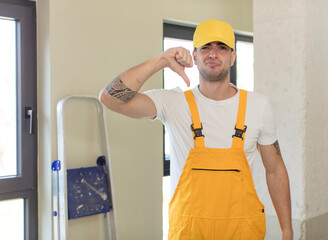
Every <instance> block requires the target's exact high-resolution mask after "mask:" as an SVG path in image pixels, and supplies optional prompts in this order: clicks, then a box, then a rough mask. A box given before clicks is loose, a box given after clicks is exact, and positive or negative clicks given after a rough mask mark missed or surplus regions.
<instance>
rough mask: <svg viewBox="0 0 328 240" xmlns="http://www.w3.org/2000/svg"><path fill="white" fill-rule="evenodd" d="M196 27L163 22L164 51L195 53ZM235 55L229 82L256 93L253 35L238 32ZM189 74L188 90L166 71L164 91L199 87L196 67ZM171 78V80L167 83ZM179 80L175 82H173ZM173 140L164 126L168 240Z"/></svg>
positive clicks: (173, 75) (189, 69)
mask: <svg viewBox="0 0 328 240" xmlns="http://www.w3.org/2000/svg"><path fill="white" fill-rule="evenodd" d="M194 31H195V27H190V26H179V25H175V24H170V23H164V34H163V38H164V39H163V50H166V49H168V48H171V47H177V46H182V47H184V48H186V49H188V50H189V51H190V52H192V51H193V42H192V39H193V34H194ZM235 36H236V52H237V58H236V61H235V64H234V65H233V66H232V68H231V70H230V82H231V83H233V84H235V85H237V86H238V87H239V88H242V89H245V90H248V91H253V89H254V74H253V37H252V36H251V35H246V34H240V33H236V32H235ZM186 74H187V75H188V77H189V79H190V82H191V83H190V87H189V88H188V87H187V86H186V84H185V83H184V81H183V80H182V79H181V77H180V76H178V75H177V74H176V73H174V72H173V71H172V70H170V69H167V68H166V69H164V88H165V89H172V88H175V87H180V88H181V89H182V90H183V91H186V90H187V89H190V88H193V87H195V86H197V84H198V81H199V80H198V77H199V74H198V70H197V66H195V65H194V66H193V67H192V68H186ZM166 79H169V80H166ZM172 79H176V80H172ZM169 175H170V139H169V136H168V134H167V133H166V130H165V127H164V177H163V239H167V233H168V203H169V201H170V199H171V192H170V191H171V188H170V176H169Z"/></svg>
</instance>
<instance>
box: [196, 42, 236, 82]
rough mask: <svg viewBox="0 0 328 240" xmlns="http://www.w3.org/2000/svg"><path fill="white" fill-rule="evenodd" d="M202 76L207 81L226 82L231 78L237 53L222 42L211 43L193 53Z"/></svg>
mask: <svg viewBox="0 0 328 240" xmlns="http://www.w3.org/2000/svg"><path fill="white" fill-rule="evenodd" d="M193 57H194V61H195V64H196V65H197V67H198V70H199V74H200V76H201V77H202V78H203V79H204V80H207V81H213V82H218V81H224V80H225V79H227V77H228V76H229V71H230V67H231V66H232V65H233V63H234V61H235V58H236V52H235V51H233V50H232V49H231V48H230V47H228V46H227V45H225V44H223V43H221V42H210V43H208V44H206V45H204V46H202V47H200V48H196V49H195V50H194V52H193Z"/></svg>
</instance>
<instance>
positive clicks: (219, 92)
mask: <svg viewBox="0 0 328 240" xmlns="http://www.w3.org/2000/svg"><path fill="white" fill-rule="evenodd" d="M198 89H199V91H200V92H201V93H202V94H203V95H204V96H205V97H207V98H209V99H212V100H216V101H220V100H225V99H228V98H231V97H233V96H234V95H235V94H236V93H237V90H236V89H235V88H234V87H232V86H231V85H230V82H229V79H226V80H224V81H220V82H210V81H206V80H202V79H200V80H199V86H198Z"/></svg>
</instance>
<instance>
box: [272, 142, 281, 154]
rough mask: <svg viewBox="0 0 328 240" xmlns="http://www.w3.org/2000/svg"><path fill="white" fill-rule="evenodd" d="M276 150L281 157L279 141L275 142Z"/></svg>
mask: <svg viewBox="0 0 328 240" xmlns="http://www.w3.org/2000/svg"><path fill="white" fill-rule="evenodd" d="M272 145H273V146H274V148H275V149H276V153H277V154H278V155H279V156H281V152H280V147H279V143H278V140H277V141H275V142H274V143H273V144H272Z"/></svg>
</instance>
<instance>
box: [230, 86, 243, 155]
mask: <svg viewBox="0 0 328 240" xmlns="http://www.w3.org/2000/svg"><path fill="white" fill-rule="evenodd" d="M246 105H247V91H245V90H242V89H240V90H239V107H238V115H237V122H236V126H235V130H236V132H235V134H234V135H232V138H233V140H232V147H231V148H241V149H244V143H245V132H246V129H247V126H245V125H244V123H245V115H246Z"/></svg>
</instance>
